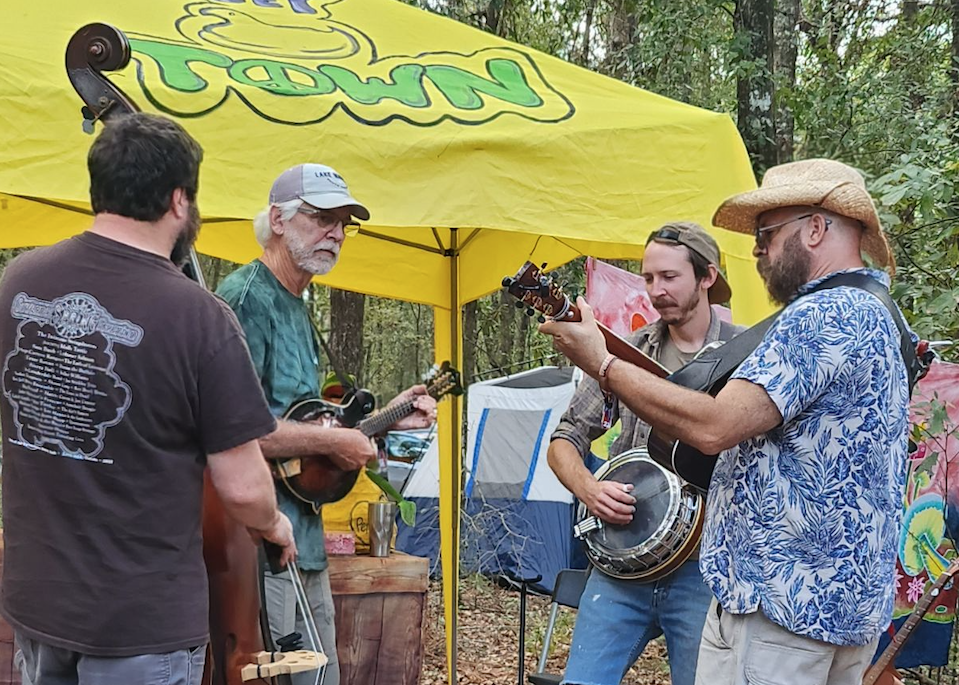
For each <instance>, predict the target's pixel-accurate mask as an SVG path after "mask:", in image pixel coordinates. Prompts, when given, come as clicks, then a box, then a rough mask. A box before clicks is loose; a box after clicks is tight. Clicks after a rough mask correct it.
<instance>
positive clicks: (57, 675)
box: [14, 634, 206, 685]
mask: <svg viewBox="0 0 959 685" xmlns="http://www.w3.org/2000/svg"><path fill="white" fill-rule="evenodd" d="M15 639H16V643H17V647H18V649H19V651H18V652H17V654H16V656H15V657H14V663H15V664H16V665H17V666H19V668H20V673H21V675H22V677H23V685H200V680H201V679H202V678H203V663H204V662H205V661H206V645H205V644H204V645H199V646H197V647H194V648H193V649H181V650H179V651H176V652H168V653H166V654H141V655H139V656H130V657H102V656H91V655H90V654H81V653H80V652H74V651H71V650H69V649H61V648H60V647H53V646H51V645H48V644H46V643H43V642H40V641H38V640H32V639H30V638H28V637H26V636H24V635H20V634H16V635H15Z"/></svg>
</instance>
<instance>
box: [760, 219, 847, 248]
mask: <svg viewBox="0 0 959 685" xmlns="http://www.w3.org/2000/svg"><path fill="white" fill-rule="evenodd" d="M813 216H816V212H811V213H809V214H803V215H802V216H797V217H794V218H792V219H787V220H786V221H780V222H779V223H778V224H772V225H771V226H756V230H755V231H753V236H755V238H756V247H758V248H759V249H760V250H765V249H766V248H768V247H769V242H770V241H771V240H772V237H773V233H774V232H775V231H778V230H779V229H780V228H782V227H783V226H787V225H789V224H791V223H793V222H795V221H802V220H803V219H808V218H810V217H813ZM823 219H824V220H825V222H826V228H827V229H828V228H829V226H830V225H832V220H831V219H826V218H825V217H823Z"/></svg>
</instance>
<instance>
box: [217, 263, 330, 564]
mask: <svg viewBox="0 0 959 685" xmlns="http://www.w3.org/2000/svg"><path fill="white" fill-rule="evenodd" d="M217 294H218V295H219V296H220V297H222V298H223V299H224V300H226V301H227V303H228V304H229V305H230V307H232V308H233V311H234V312H236V316H237V318H238V319H239V320H240V325H241V326H243V331H244V332H245V333H246V343H247V345H248V346H249V348H250V356H251V357H252V358H253V366H254V367H256V371H257V374H258V375H259V377H260V383H261V385H262V386H263V394H264V395H266V401H267V403H268V404H269V405H270V410H271V411H272V412H273V415H274V416H282V415H283V414H284V413H285V412H286V410H287V409H289V408H290V406H291V405H292V404H293V403H294V402H297V401H299V400H302V399H306V398H308V397H319V395H320V385H319V378H320V355H319V350H318V348H317V343H316V337H315V336H314V333H313V328H312V326H311V324H310V319H309V313H308V312H307V309H306V305H305V304H304V302H303V300H302V299H301V298H300V297H297V296H296V295H294V294H293V293H291V292H290V291H289V290H287V289H286V288H284V287H283V285H282V284H281V283H280V282H279V281H278V280H277V279H276V277H275V276H274V275H273V273H272V272H271V271H270V270H269V269H268V268H266V266H265V265H264V264H263V263H262V262H261V261H259V260H256V261H253V262H251V263H250V264H247V265H246V266H243V267H241V268H239V269H237V270H236V271H234V272H233V273H232V274H230V275H229V276H227V277H226V278H225V279H223V282H222V283H221V284H220V287H219V288H217ZM276 492H277V498H278V500H279V503H280V510H281V511H282V512H283V513H284V514H286V515H287V516H289V517H290V521H292V523H293V534H294V536H295V538H296V545H297V548H298V549H299V557H298V560H297V561H298V563H299V566H300V568H301V569H303V570H306V571H322V570H323V569H325V568H326V565H327V562H326V548H325V546H324V544H323V519H322V517H320V516H317V515H315V514H312V513H307V512H306V511H304V509H303V507H302V505H301V504H300V502H299V501H298V500H296V499H294V498H293V497H292V496H291V495H290V494H289V493H288V492H287V490H286V488H285V487H283V485H282V484H279V483H278V484H277V490H276Z"/></svg>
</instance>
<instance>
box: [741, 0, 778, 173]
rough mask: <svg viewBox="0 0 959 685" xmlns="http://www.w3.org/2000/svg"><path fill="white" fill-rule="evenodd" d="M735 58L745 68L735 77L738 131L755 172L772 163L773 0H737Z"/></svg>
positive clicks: (760, 171) (763, 170)
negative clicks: (738, 48) (737, 56)
mask: <svg viewBox="0 0 959 685" xmlns="http://www.w3.org/2000/svg"><path fill="white" fill-rule="evenodd" d="M734 25H735V29H736V34H737V36H736V42H737V44H738V45H740V46H741V50H742V53H741V54H740V55H739V61H740V63H742V65H743V67H745V69H743V70H742V73H741V75H740V76H739V77H738V78H737V81H736V100H737V102H738V107H737V114H738V117H737V119H738V121H737V124H738V126H739V134H740V135H741V136H742V137H743V142H744V143H745V144H746V151H747V152H748V153H749V157H750V159H751V160H752V163H753V169H754V170H755V171H756V173H757V174H762V173H763V172H765V170H766V169H768V168H769V167H771V166H775V165H776V159H777V151H776V127H775V118H774V113H773V96H774V94H775V88H774V86H773V79H772V67H773V51H772V47H773V0H739V1H738V2H737V3H736V14H735V17H734Z"/></svg>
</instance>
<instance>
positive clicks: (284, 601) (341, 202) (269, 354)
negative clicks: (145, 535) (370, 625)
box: [217, 164, 436, 685]
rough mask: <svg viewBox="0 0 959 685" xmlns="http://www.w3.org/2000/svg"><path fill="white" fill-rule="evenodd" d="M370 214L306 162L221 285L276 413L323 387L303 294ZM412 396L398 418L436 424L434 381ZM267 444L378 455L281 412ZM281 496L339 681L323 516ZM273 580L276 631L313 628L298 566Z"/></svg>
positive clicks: (344, 435) (269, 589) (296, 452)
mask: <svg viewBox="0 0 959 685" xmlns="http://www.w3.org/2000/svg"><path fill="white" fill-rule="evenodd" d="M369 218H370V213H369V211H368V210H367V209H366V207H364V206H363V205H362V204H360V203H359V202H358V201H357V200H356V199H354V198H353V196H352V195H350V192H349V189H348V188H347V185H346V182H345V181H344V180H343V177H342V176H340V175H339V174H338V173H337V172H336V171H334V170H333V169H331V168H330V167H328V166H323V165H321V164H300V165H298V166H295V167H292V168H291V169H287V170H286V171H284V172H283V173H282V174H280V176H279V177H278V178H277V179H276V181H274V183H273V188H272V189H271V190H270V200H269V205H268V206H267V208H266V209H264V210H263V211H262V212H260V214H259V215H257V217H256V218H255V219H254V222H253V228H254V231H255V234H256V239H257V241H258V242H259V243H260V245H262V246H263V254H262V255H261V256H260V258H259V259H256V260H254V261H253V262H251V263H249V264H247V265H246V266H244V267H241V268H240V269H238V270H236V271H235V272H233V273H232V274H230V275H229V276H227V277H226V278H225V279H224V280H223V283H222V284H221V285H220V287H219V289H218V290H217V292H218V294H219V295H221V296H222V297H223V298H224V299H225V300H226V301H227V302H228V303H229V305H230V306H231V307H232V308H233V310H234V311H235V312H236V315H237V318H238V319H239V320H240V324H241V325H242V326H243V330H244V332H245V334H246V341H247V345H248V346H249V348H250V355H251V356H252V358H253V365H254V367H255V369H256V371H257V374H258V375H259V377H260V382H261V384H262V386H263V393H264V394H265V395H266V399H267V402H268V403H269V405H270V409H271V411H272V412H273V414H274V415H275V416H277V417H281V416H282V415H283V414H284V413H285V412H286V410H287V409H288V408H289V407H290V406H291V405H292V404H294V403H295V402H297V401H299V400H302V399H306V398H310V397H319V396H320V387H319V379H320V366H321V363H320V350H319V345H318V342H317V340H316V338H315V336H314V331H313V325H312V323H311V321H310V314H309V311H308V310H307V308H306V304H305V303H304V302H303V297H302V295H303V292H304V291H305V290H306V287H307V286H308V285H309V283H310V280H311V279H312V278H313V277H314V276H320V275H324V274H327V273H329V272H330V270H331V269H332V268H333V267H334V266H335V265H336V262H337V259H338V258H339V255H340V247H341V246H342V245H343V242H344V240H346V238H347V236H350V235H355V234H356V232H357V231H358V229H359V224H358V223H357V222H356V219H360V220H362V221H366V220H368V219H369ZM406 399H413V400H414V406H415V407H416V410H417V411H416V413H415V414H413V415H411V416H409V417H407V418H406V419H403V420H401V421H400V422H398V423H397V424H396V425H395V427H397V428H406V429H409V428H424V427H427V426H429V425H431V424H432V422H433V421H434V419H435V418H436V402H435V400H433V398H431V397H430V396H429V395H427V394H426V388H425V386H422V385H417V386H414V387H412V388H410V389H409V390H406V391H404V392H403V393H401V394H400V395H399V396H398V397H397V398H396V399H395V400H394V402H397V401H403V400H406ZM261 447H262V449H263V454H264V456H265V457H266V458H267V459H287V458H291V457H301V456H308V455H317V454H320V455H326V456H328V457H329V458H330V459H331V460H332V461H333V462H334V463H335V464H336V465H337V466H339V467H340V468H343V469H346V470H354V469H360V468H363V467H365V466H366V464H367V463H368V462H370V461H373V460H375V459H376V451H375V449H374V447H373V446H372V444H371V441H370V439H369V438H367V437H366V436H365V435H363V433H361V432H360V431H358V430H355V429H352V428H333V427H326V426H321V425H319V424H314V423H296V422H293V421H285V420H282V419H279V420H278V421H277V429H276V431H275V432H274V433H272V434H271V435H269V436H268V437H266V438H264V439H262V440H261ZM277 498H278V499H279V503H280V509H281V510H282V511H283V512H284V513H286V515H287V516H289V517H290V520H291V521H292V522H293V532H294V536H295V538H296V541H297V546H298V548H299V550H300V556H299V568H300V571H301V575H302V577H303V584H304V586H305V588H306V593H307V595H308V597H309V602H310V606H311V609H312V611H313V616H314V618H315V620H316V624H317V628H318V630H319V634H320V641H321V642H322V643H323V645H322V646H323V651H324V652H326V655H327V656H328V657H329V659H330V661H329V665H328V666H327V670H326V676H325V681H324V682H325V683H326V684H327V685H337V684H338V683H339V678H340V672H339V662H338V660H337V658H336V634H335V630H334V624H333V615H334V612H333V597H332V594H331V593H330V580H329V576H328V574H327V571H326V568H327V559H326V548H325V545H324V540H323V519H322V518H321V517H320V516H319V515H318V514H316V513H314V512H313V511H312V509H306V508H304V506H303V505H302V504H301V502H300V501H299V500H297V499H295V498H294V497H293V496H292V495H291V494H290V493H289V492H287V490H286V489H285V487H283V486H280V487H278V488H277ZM265 587H266V606H267V612H268V615H269V619H270V629H271V632H272V633H273V637H274V639H276V638H280V637H283V636H285V635H289V634H290V633H292V632H294V630H296V631H298V632H300V633H301V634H302V635H306V632H305V629H304V626H303V620H302V617H301V616H297V615H296V611H295V609H296V606H295V605H296V601H295V597H294V594H293V585H292V582H291V581H290V578H289V574H287V573H286V572H284V573H282V574H278V575H273V574H272V573H270V572H269V571H266V572H265ZM307 646H309V645H307ZM314 675H315V674H314V673H307V674H297V675H294V676H293V682H294V683H295V684H299V683H313V680H314Z"/></svg>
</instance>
